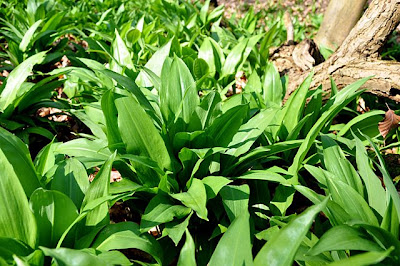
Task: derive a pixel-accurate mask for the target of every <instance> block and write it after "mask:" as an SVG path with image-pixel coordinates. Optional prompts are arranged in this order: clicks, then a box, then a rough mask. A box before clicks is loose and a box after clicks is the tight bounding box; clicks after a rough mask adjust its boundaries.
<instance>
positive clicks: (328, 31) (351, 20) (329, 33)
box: [314, 0, 367, 51]
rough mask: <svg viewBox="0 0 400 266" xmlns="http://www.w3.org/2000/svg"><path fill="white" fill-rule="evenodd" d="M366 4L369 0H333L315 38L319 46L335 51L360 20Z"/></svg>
mask: <svg viewBox="0 0 400 266" xmlns="http://www.w3.org/2000/svg"><path fill="white" fill-rule="evenodd" d="M366 3H367V0H351V1H349V0H331V1H330V2H329V5H328V7H327V9H326V11H325V14H324V20H323V21H322V24H321V27H320V28H319V30H318V33H317V36H315V38H314V41H315V42H316V43H317V44H318V46H324V47H326V48H329V49H331V50H332V51H335V50H336V49H337V48H338V47H339V46H340V45H341V44H342V42H343V41H344V39H346V37H347V35H349V33H350V31H351V29H352V28H353V27H354V25H356V23H357V21H358V20H359V19H360V17H361V15H362V13H363V11H364V7H365V4H366ZM338 14H339V15H338Z"/></svg>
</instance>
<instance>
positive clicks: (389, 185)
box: [364, 135, 400, 221]
mask: <svg viewBox="0 0 400 266" xmlns="http://www.w3.org/2000/svg"><path fill="white" fill-rule="evenodd" d="M364 137H365V138H366V139H367V140H368V141H369V143H370V145H371V146H372V148H373V149H374V151H375V154H376V156H377V157H378V159H379V163H380V166H378V168H379V170H380V172H381V173H382V175H383V182H384V184H385V186H386V190H387V191H388V192H389V195H390V197H391V198H392V200H393V205H394V206H395V207H396V211H397V215H398V218H399V221H400V198H399V194H398V193H397V189H396V187H395V186H394V184H393V181H392V179H391V178H390V175H389V173H388V171H387V169H386V166H385V160H384V159H383V157H382V155H381V153H380V152H379V149H378V147H377V146H376V144H375V143H374V142H373V141H372V140H371V139H370V138H369V137H368V136H366V135H364Z"/></svg>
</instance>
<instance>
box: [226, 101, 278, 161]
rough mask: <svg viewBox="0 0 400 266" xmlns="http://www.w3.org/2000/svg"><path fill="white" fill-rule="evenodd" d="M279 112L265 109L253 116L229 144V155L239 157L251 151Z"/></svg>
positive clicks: (274, 109)
mask: <svg viewBox="0 0 400 266" xmlns="http://www.w3.org/2000/svg"><path fill="white" fill-rule="evenodd" d="M277 111H278V109H276V108H268V109H265V110H263V111H261V112H260V113H258V114H256V115H255V116H253V117H252V118H251V119H250V120H249V121H247V123H246V124H243V125H241V126H240V128H239V130H238V132H237V133H236V134H235V135H234V136H233V139H232V141H231V142H230V143H229V145H228V147H229V148H231V150H228V152H227V153H228V154H231V155H233V156H235V157H239V156H240V155H242V154H244V153H246V152H247V151H249V150H250V148H251V146H252V145H253V144H254V142H255V141H256V140H257V139H258V137H259V136H261V134H262V133H263V132H264V130H265V129H266V128H267V127H268V126H269V125H270V124H271V122H272V121H273V119H274V117H275V114H276V112H277Z"/></svg>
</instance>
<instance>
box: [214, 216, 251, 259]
mask: <svg viewBox="0 0 400 266" xmlns="http://www.w3.org/2000/svg"><path fill="white" fill-rule="evenodd" d="M249 219H250V215H249V213H248V211H247V209H245V210H242V212H241V213H240V214H239V215H238V216H237V217H236V218H235V219H234V220H233V222H232V223H231V225H230V226H229V228H228V230H227V231H226V232H225V233H224V235H223V236H222V238H221V240H220V241H219V242H218V245H217V247H216V248H215V251H214V253H213V255H212V256H211V260H210V262H209V263H208V265H210V266H219V265H237V266H242V265H253V256H252V253H251V249H252V246H251V235H250V222H249Z"/></svg>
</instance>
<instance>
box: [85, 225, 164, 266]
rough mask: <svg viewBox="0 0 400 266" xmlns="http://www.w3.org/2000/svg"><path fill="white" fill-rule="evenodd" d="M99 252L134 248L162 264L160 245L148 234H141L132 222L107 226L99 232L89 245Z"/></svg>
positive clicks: (137, 226)
mask: <svg viewBox="0 0 400 266" xmlns="http://www.w3.org/2000/svg"><path fill="white" fill-rule="evenodd" d="M91 247H92V248H95V249H97V250H100V251H109V250H114V249H118V250H121V249H130V248H135V249H139V250H142V251H144V252H146V253H148V254H150V255H151V256H152V257H153V258H154V259H155V260H156V261H157V262H158V263H160V264H161V263H162V254H163V251H162V249H161V247H160V244H159V243H158V242H157V241H156V240H155V239H154V238H152V237H151V236H150V235H149V234H147V233H145V234H141V233H140V230H139V225H138V224H136V223H133V222H121V223H116V224H109V225H107V226H106V227H105V228H104V229H102V230H101V231H100V233H99V234H98V235H97V237H96V239H95V241H94V242H93V243H92V245H91Z"/></svg>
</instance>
